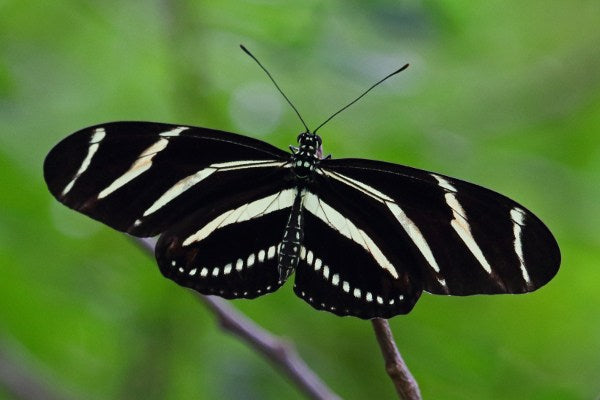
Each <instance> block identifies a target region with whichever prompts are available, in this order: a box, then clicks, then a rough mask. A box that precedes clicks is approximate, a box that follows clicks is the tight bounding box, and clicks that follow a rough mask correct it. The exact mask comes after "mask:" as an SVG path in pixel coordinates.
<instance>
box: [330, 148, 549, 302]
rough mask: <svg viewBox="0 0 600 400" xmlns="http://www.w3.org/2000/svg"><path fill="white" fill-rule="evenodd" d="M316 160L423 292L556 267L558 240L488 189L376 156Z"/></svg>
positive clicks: (519, 284)
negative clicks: (368, 216)
mask: <svg viewBox="0 0 600 400" xmlns="http://www.w3.org/2000/svg"><path fill="white" fill-rule="evenodd" d="M321 168H322V175H323V176H324V177H326V178H327V179H328V180H329V184H328V185H327V186H328V187H329V190H332V191H336V192H338V193H340V194H343V195H344V197H345V198H346V199H348V201H352V202H353V203H355V204H357V205H358V204H362V207H365V208H368V209H371V210H372V211H371V212H372V213H379V214H377V215H378V218H377V222H374V223H376V224H377V225H378V229H379V230H381V231H388V232H389V235H388V236H386V239H385V240H386V241H389V240H390V239H392V240H393V241H395V242H396V243H397V246H398V247H397V254H398V256H400V257H401V258H402V259H403V262H402V263H403V265H412V266H413V267H412V268H417V269H418V272H413V273H414V274H417V275H415V278H417V279H419V281H421V282H422V285H423V289H424V290H426V291H428V292H431V293H436V294H452V295H469V294H477V293H488V294H492V293H523V292H528V291H532V290H535V289H536V288H538V287H540V286H542V285H544V284H545V283H547V282H548V281H549V280H550V279H551V278H552V277H553V276H554V275H555V274H556V272H557V270H558V266H559V264H560V252H559V250H558V245H557V244H556V241H555V240H554V238H553V236H552V235H551V233H550V232H549V231H548V229H547V228H546V227H545V225H544V224H543V223H542V222H541V221H540V220H539V219H538V218H537V217H536V216H535V215H533V214H532V213H531V212H529V211H528V210H526V209H525V208H524V207H523V206H521V205H519V204H517V203H516V202H514V201H512V200H510V199H508V198H507V197H505V196H502V195H500V194H498V193H496V192H493V191H491V190H489V189H485V188H483V187H481V186H477V185H474V184H471V183H467V182H464V181H460V180H457V179H453V178H449V177H446V176H443V175H440V174H435V173H430V172H427V171H422V170H418V169H414V168H409V167H404V166H401V165H395V164H389V163H384V162H379V161H371V160H360V159H340V160H324V161H323V162H322V163H321ZM325 186H326V185H323V187H325ZM352 192H353V193H352ZM381 213H383V215H382V214H381ZM407 247H408V250H407Z"/></svg>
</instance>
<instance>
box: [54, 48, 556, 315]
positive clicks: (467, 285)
mask: <svg viewBox="0 0 600 400" xmlns="http://www.w3.org/2000/svg"><path fill="white" fill-rule="evenodd" d="M243 49H244V51H246V52H247V53H248V54H250V53H249V52H248V51H247V50H246V49H245V48H243ZM250 56H251V57H252V58H254V59H255V57H254V56H253V55H251V54H250ZM255 61H256V62H258V60H256V59H255ZM258 63H259V62H258ZM259 65H260V66H261V68H263V69H264V67H263V66H262V64H260V63H259ZM406 66H407V65H406ZM406 66H404V67H403V68H400V69H399V70H397V71H395V72H394V73H392V74H390V75H388V76H387V77H386V78H384V79H382V80H381V81H379V82H378V83H377V84H379V83H381V82H382V81H383V80H385V79H387V78H388V77H389V76H391V75H394V74H396V73H398V72H400V71H401V70H403V69H404V68H406ZM265 71H266V69H265ZM266 72H267V74H268V75H269V77H270V78H271V79H272V80H273V78H272V77H271V75H270V74H269V73H268V71H266ZM273 82H274V83H275V81H274V80H273ZM377 84H375V85H373V86H371V87H370V88H369V89H368V90H367V91H366V92H364V93H363V94H362V95H361V96H359V97H358V98H357V99H356V100H358V99H359V98H360V97H362V96H363V95H364V94H366V93H367V92H368V91H369V90H371V89H372V88H373V87H375V86H376V85H377ZM275 85H276V86H277V84H276V83H275ZM277 88H278V89H279V86H277ZM279 90H280V89H279ZM280 91H281V90H280ZM281 93H282V94H283V92H281ZM284 96H285V95H284ZM286 100H288V102H289V103H290V104H291V102H290V101H289V99H288V98H287V97H286ZM356 100H355V101H356ZM353 103H354V101H353V102H352V103H350V104H348V106H349V105H351V104H353ZM348 106H346V107H344V108H343V109H345V108H347V107H348ZM292 107H293V108H294V110H295V111H296V112H297V110H296V108H295V107H294V106H293V105H292ZM343 109H342V110H343ZM342 110H340V111H342ZM340 111H338V113H339V112H340ZM297 113H298V112H297ZM338 113H335V114H334V115H332V116H331V117H330V118H329V119H328V120H327V121H329V120H330V119H331V118H333V116H335V115H337V114H338ZM298 116H300V114H299V113H298ZM300 119H301V120H302V117H300ZM327 121H325V122H327ZM302 122H303V123H304V121H303V120H302ZM304 125H305V128H306V129H305V130H304V131H303V132H302V133H300V134H299V135H298V136H297V142H298V145H297V146H290V149H291V152H287V151H283V150H281V149H279V148H277V147H274V146H272V145H270V144H268V143H265V142H263V141H260V140H257V139H253V138H250V137H245V136H241V135H238V134H235V133H230V132H224V131H219V130H214V129H208V128H200V127H193V126H187V125H171V124H165V123H155V122H134V121H131V122H112V123H106V124H100V125H95V126H91V127H88V128H85V129H82V130H80V131H78V132H75V133H73V134H71V135H70V136H68V137H66V138H65V139H64V140H62V141H61V142H60V143H58V144H57V145H56V146H55V147H54V148H53V149H52V150H51V151H50V153H49V154H48V156H47V157H46V159H45V162H44V178H45V180H46V183H47V185H48V188H49V190H50V192H51V193H52V194H53V195H54V197H56V199H57V200H58V201H60V202H61V203H63V204H65V205H66V206H68V207H70V208H72V209H74V210H76V211H79V212H80V213H83V214H85V215H87V216H89V217H91V218H93V219H96V220H98V221H100V222H103V223H105V224H106V225H108V226H110V227H112V228H114V229H116V230H118V231H122V232H127V233H128V234H130V235H133V236H137V237H152V236H157V235H160V238H159V239H158V242H157V245H156V249H155V255H156V260H157V262H158V266H159V268H160V271H161V273H162V274H163V275H164V276H165V277H167V278H169V279H171V280H173V281H175V282H176V283H178V284H179V285H182V286H185V287H189V288H192V289H194V290H196V291H198V292H200V293H203V294H207V295H217V296H221V297H224V298H227V299H235V298H249V299H250V298H255V297H258V296H262V295H264V294H267V293H270V292H273V291H275V290H277V289H279V287H281V286H282V285H283V284H284V283H285V282H286V281H287V280H288V278H290V276H291V275H292V274H294V275H295V276H294V292H295V293H296V295H298V296H299V297H300V298H302V299H303V300H304V301H306V302H307V303H308V304H310V305H311V306H312V307H314V308H315V309H318V310H325V311H329V312H332V313H334V314H337V315H340V316H345V315H350V316H355V317H359V318H363V319H370V318H376V317H380V318H390V317H393V316H395V315H398V314H406V313H408V312H410V311H411V310H412V308H413V307H414V305H415V303H416V302H417V300H418V299H419V296H420V295H421V293H422V292H423V291H427V292H429V293H433V294H443V295H457V296H465V295H472V294H495V293H525V292H530V291H533V290H535V289H537V288H539V287H541V286H543V285H545V284H546V283H547V282H548V281H549V280H550V279H552V277H553V276H554V275H555V274H556V273H557V271H558V268H559V265H560V251H559V248H558V245H557V243H556V240H555V239H554V237H553V236H552V234H551V232H550V231H549V230H548V228H547V227H546V226H545V225H544V224H543V223H542V222H541V221H540V220H539V219H538V218H537V217H536V216H535V215H534V214H533V213H531V212H530V211H528V210H527V209H526V208H525V207H523V206H522V205H520V204H518V203H516V202H515V201H513V200H511V199H509V198H507V197H505V196H503V195H501V194H498V193H496V192H494V191H492V190H489V189H486V188H483V187H481V186H478V185H475V184H472V183H468V182H465V181H462V180H458V179H455V178H451V177H448V176H445V175H442V174H438V173H433V172H428V171H424V170H420V169H415V168H411V167H407V166H402V165H397V164H392V163H387V162H382V161H374V160H366V159H358V158H350V159H334V158H331V157H329V156H328V157H323V151H322V139H321V137H320V136H319V135H318V134H317V133H316V131H317V130H318V129H319V128H320V127H321V126H323V125H324V123H323V124H321V125H320V126H319V128H317V129H316V130H314V131H311V130H309V129H308V127H306V124H304Z"/></svg>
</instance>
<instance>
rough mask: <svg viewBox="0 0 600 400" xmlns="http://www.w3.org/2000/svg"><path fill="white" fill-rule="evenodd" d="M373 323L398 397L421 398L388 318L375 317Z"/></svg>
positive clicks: (405, 398)
mask: <svg viewBox="0 0 600 400" xmlns="http://www.w3.org/2000/svg"><path fill="white" fill-rule="evenodd" d="M371 323H372V324H373V330H374V331H375V336H376V337H377V343H379V347H380V348H381V353H382V354H383V359H384V360H385V370H386V371H387V374H388V375H389V376H390V378H391V380H392V382H393V383H394V386H395V387H396V392H398V397H399V398H400V399H402V400H420V399H421V391H420V390H419V385H417V381H416V380H415V378H414V377H413V376H412V374H411V373H410V371H409V369H408V367H407V366H406V364H405V363H404V360H403V359H402V356H401V355H400V352H399V351H398V347H397V346H396V342H395V341H394V336H393V335H392V330H391V329H390V324H389V323H388V321H387V319H381V318H375V319H372V320H371Z"/></svg>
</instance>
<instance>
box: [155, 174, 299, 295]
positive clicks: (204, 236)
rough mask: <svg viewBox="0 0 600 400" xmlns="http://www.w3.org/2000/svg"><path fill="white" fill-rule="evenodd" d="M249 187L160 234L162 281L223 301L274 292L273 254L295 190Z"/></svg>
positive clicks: (281, 278) (277, 277)
mask: <svg viewBox="0 0 600 400" xmlns="http://www.w3.org/2000/svg"><path fill="white" fill-rule="evenodd" d="M281 172H289V171H281ZM281 178H282V182H283V177H281ZM255 184H256V186H255V188H254V189H253V190H252V191H248V192H245V193H243V194H242V195H237V196H234V197H231V198H224V199H222V201H221V202H220V203H219V204H211V205H210V206H209V207H202V208H200V209H198V210H197V211H196V212H195V213H193V214H192V215H190V216H188V217H187V218H185V219H184V220H182V221H181V222H180V223H179V224H176V225H174V226H173V227H171V228H169V229H168V230H167V231H166V232H165V233H163V234H162V235H161V237H160V239H159V241H158V243H157V246H156V259H157V261H158V265H159V267H160V270H161V272H162V273H163V275H165V276H166V277H167V278H170V279H172V280H174V281H175V282H177V283H179V284H180V285H183V286H187V287H190V288H192V289H195V290H197V291H199V292H200V293H204V294H216V295H219V296H222V297H225V298H254V297H257V296H261V295H263V294H265V293H269V292H273V291H275V290H277V289H278V288H279V287H280V286H281V285H282V284H283V283H284V282H285V280H286V278H287V276H280V273H279V264H280V259H279V252H280V246H281V241H282V238H283V236H284V231H285V228H286V224H287V222H288V220H289V218H290V214H291V210H292V206H293V204H294V201H297V196H296V194H297V189H296V188H295V187H293V186H290V187H285V188H279V187H278V188H276V187H274V186H273V185H270V184H266V185H261V184H260V183H259V182H255Z"/></svg>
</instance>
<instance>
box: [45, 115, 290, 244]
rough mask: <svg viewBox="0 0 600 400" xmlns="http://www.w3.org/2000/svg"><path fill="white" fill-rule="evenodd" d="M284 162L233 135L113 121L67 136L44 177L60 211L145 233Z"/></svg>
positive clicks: (270, 150)
mask: <svg viewBox="0 0 600 400" xmlns="http://www.w3.org/2000/svg"><path fill="white" fill-rule="evenodd" d="M285 160H287V153H285V152H283V151H281V150H279V149H277V148H275V147H273V146H271V145H269V144H267V143H264V142H261V141H258V140H255V139H251V138H247V137H244V136H240V135H236V134H233V133H227V132H221V131H215V130H211V129H205V128H195V127H188V126H180V125H169V124H159V123H150V122H116V123H109V124H104V125H98V126H93V127H90V128H86V129H83V130H81V131H78V132H76V133H74V134H73V135H71V136H68V137H67V138H66V139H64V140H63V141H62V142H60V143H59V144H58V145H56V146H55V147H54V148H53V149H52V151H51V152H50V153H49V154H48V156H47V157H46V160H45V163H44V175H45V179H46V182H47V184H48V187H49V189H50V191H51V192H52V194H54V196H55V197H56V198H57V199H58V200H59V201H61V202H63V203H64V204H66V205H67V206H69V207H71V208H74V209H76V210H78V211H80V212H82V213H84V214H86V215H89V216H90V217H92V218H94V219H97V220H99V221H102V222H104V223H106V224H107V225H110V226H111V227H113V228H115V229H118V230H120V231H126V232H129V233H131V234H134V235H136V236H153V235H156V234H158V233H160V232H162V231H164V230H165V229H166V228H167V227H169V226H170V225H172V224H174V223H176V222H178V221H180V220H182V219H185V217H186V216H187V215H188V214H191V213H192V212H194V211H195V210H196V208H197V207H198V205H202V204H205V203H210V202H213V201H217V200H219V199H222V198H225V197H230V196H233V197H235V196H237V194H238V192H239V191H240V185H241V186H242V191H243V190H244V189H243V187H244V183H246V186H248V179H249V177H250V179H251V178H252V177H254V176H255V175H256V174H254V170H260V173H258V175H264V174H266V175H268V174H270V173H273V171H274V170H277V169H278V168H279V167H280V166H281V165H282V164H283V163H284V161H285ZM245 167H249V168H245ZM234 171H235V172H234ZM232 172H234V173H232Z"/></svg>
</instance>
